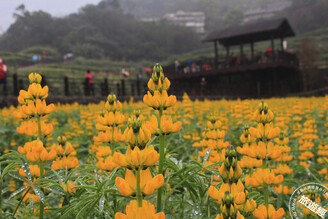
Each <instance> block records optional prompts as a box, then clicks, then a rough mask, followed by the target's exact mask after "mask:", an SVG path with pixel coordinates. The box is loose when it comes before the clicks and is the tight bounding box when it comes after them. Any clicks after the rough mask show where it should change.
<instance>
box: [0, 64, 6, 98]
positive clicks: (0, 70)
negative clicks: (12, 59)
mask: <svg viewBox="0 0 328 219" xmlns="http://www.w3.org/2000/svg"><path fill="white" fill-rule="evenodd" d="M0 84H3V85H2V86H3V93H4V94H5V95H6V94H7V66H6V65H5V64H4V63H3V61H2V59H1V58H0Z"/></svg>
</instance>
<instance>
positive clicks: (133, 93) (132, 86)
mask: <svg viewBox="0 0 328 219" xmlns="http://www.w3.org/2000/svg"><path fill="white" fill-rule="evenodd" d="M131 96H132V97H134V96H135V92H134V83H131Z"/></svg>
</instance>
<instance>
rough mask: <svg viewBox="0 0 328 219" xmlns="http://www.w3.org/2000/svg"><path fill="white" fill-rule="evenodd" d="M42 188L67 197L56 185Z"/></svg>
mask: <svg viewBox="0 0 328 219" xmlns="http://www.w3.org/2000/svg"><path fill="white" fill-rule="evenodd" d="M42 188H45V189H47V190H49V191H51V192H53V193H55V194H59V195H65V191H64V189H63V188H62V187H61V186H56V185H51V186H49V185H44V186H42Z"/></svg>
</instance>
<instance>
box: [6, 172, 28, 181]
mask: <svg viewBox="0 0 328 219" xmlns="http://www.w3.org/2000/svg"><path fill="white" fill-rule="evenodd" d="M9 176H11V177H13V178H15V179H18V180H19V181H22V182H27V183H28V181H27V180H26V178H24V177H22V176H21V175H19V174H18V173H15V172H14V173H9Z"/></svg>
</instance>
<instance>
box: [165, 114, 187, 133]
mask: <svg viewBox="0 0 328 219" xmlns="http://www.w3.org/2000/svg"><path fill="white" fill-rule="evenodd" d="M181 127H182V124H181V122H180V121H178V122H176V123H174V124H173V121H172V118H171V117H170V116H165V115H163V116H162V117H161V125H160V128H161V131H162V132H163V133H165V134H170V133H173V132H178V131H179V130H180V129H181Z"/></svg>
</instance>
